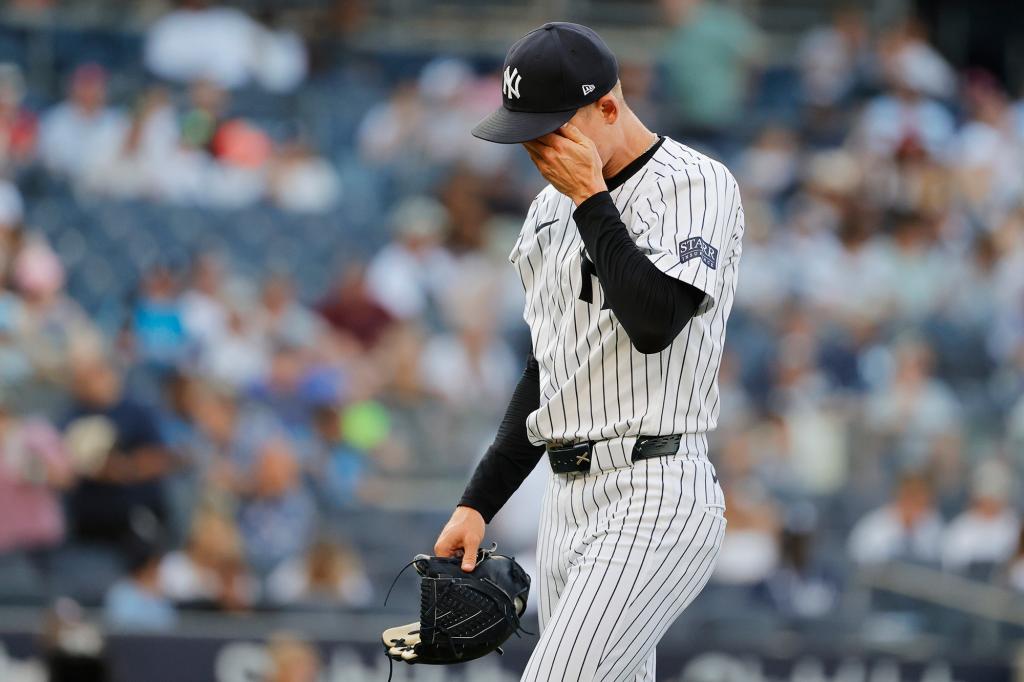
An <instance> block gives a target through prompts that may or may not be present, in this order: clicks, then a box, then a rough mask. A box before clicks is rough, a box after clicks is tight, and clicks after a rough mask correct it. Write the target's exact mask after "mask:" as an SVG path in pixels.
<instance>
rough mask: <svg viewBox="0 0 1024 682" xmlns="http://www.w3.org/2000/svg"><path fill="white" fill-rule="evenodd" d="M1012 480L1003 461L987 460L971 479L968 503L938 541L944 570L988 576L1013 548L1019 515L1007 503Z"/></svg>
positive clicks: (1011, 494)
mask: <svg viewBox="0 0 1024 682" xmlns="http://www.w3.org/2000/svg"><path fill="white" fill-rule="evenodd" d="M1013 491H1014V481H1013V478H1012V473H1011V472H1010V470H1009V469H1008V467H1007V466H1006V464H1005V463H1003V462H1002V461H1000V460H995V459H989V460H986V461H984V462H982V463H981V464H979V465H978V466H977V467H976V468H975V470H974V474H973V476H972V478H971V501H970V506H968V508H967V509H965V510H964V511H963V512H961V513H960V514H959V515H958V516H957V517H956V518H954V519H953V520H952V521H951V522H950V524H949V528H948V529H947V531H946V534H945V537H944V538H943V544H942V565H943V567H945V568H946V569H948V570H953V571H970V572H973V573H974V574H975V575H981V576H984V577H985V578H986V579H987V578H988V577H990V576H991V574H992V571H993V570H994V569H995V568H996V567H997V566H1001V565H1002V564H1003V563H1004V562H1005V561H1007V560H1008V559H1009V558H1010V557H1011V556H1013V553H1014V552H1015V551H1016V548H1017V542H1018V539H1019V535H1020V528H1021V523H1020V517H1019V515H1018V513H1017V511H1016V510H1015V509H1014V508H1013V507H1012V506H1011V505H1010V501H1011V500H1012V499H1013Z"/></svg>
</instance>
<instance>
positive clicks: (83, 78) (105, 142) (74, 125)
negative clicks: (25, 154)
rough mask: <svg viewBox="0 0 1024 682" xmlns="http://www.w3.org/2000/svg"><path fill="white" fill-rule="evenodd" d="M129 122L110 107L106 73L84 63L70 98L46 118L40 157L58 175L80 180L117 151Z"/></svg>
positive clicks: (72, 80) (99, 68)
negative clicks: (108, 104)
mask: <svg viewBox="0 0 1024 682" xmlns="http://www.w3.org/2000/svg"><path fill="white" fill-rule="evenodd" d="M127 125H128V124H127V121H126V120H125V118H124V116H123V115H122V114H121V113H120V112H118V111H116V110H114V109H111V108H109V107H108V106H107V72H106V71H105V70H104V69H103V67H101V66H98V65H96V64H84V65H82V66H80V67H78V68H77V69H75V72H74V74H73V75H72V76H71V83H70V86H69V89H68V96H67V99H66V100H65V101H63V102H61V103H60V104H58V105H57V106H55V107H54V108H52V109H50V110H49V111H47V112H46V114H45V115H44V116H43V119H42V123H41V125H40V129H39V155H40V158H41V159H42V161H43V163H44V164H45V165H46V167H47V168H48V169H49V170H50V171H51V172H52V173H54V174H55V175H57V176H62V177H70V178H72V179H79V178H82V177H85V176H86V175H88V173H90V172H91V171H92V169H93V168H95V167H96V166H97V165H100V164H103V163H106V162H108V161H109V160H110V159H111V158H112V157H113V156H114V155H115V154H117V151H118V144H119V142H120V140H121V139H123V136H124V132H125V129H126V128H127Z"/></svg>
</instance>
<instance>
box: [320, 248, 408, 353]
mask: <svg viewBox="0 0 1024 682" xmlns="http://www.w3.org/2000/svg"><path fill="white" fill-rule="evenodd" d="M317 310H319V312H320V314H321V315H322V316H323V317H324V319H325V320H327V322H328V323H330V325H331V326H332V327H333V328H334V329H335V330H336V331H339V332H342V333H343V334H345V335H346V336H350V337H352V338H354V339H355V340H356V341H358V342H359V343H360V344H362V346H363V347H364V348H366V349H370V348H372V347H373V346H374V345H376V343H377V342H378V341H379V340H380V338H381V335H382V334H384V333H385V332H386V331H387V329H388V328H389V327H391V325H392V323H393V322H394V317H393V316H392V315H391V313H389V312H388V311H387V309H386V308H384V306H382V305H381V304H380V303H378V302H377V300H376V299H375V298H373V296H372V295H371V294H370V292H369V290H368V287H367V282H366V266H365V265H363V264H361V263H356V264H353V265H350V266H348V267H347V268H346V269H345V272H344V273H343V274H342V275H341V276H340V277H338V279H337V280H336V282H335V284H334V286H333V287H332V288H331V290H330V291H329V292H328V294H327V296H326V297H325V298H324V299H323V300H322V301H321V302H320V303H319V304H318V305H317Z"/></svg>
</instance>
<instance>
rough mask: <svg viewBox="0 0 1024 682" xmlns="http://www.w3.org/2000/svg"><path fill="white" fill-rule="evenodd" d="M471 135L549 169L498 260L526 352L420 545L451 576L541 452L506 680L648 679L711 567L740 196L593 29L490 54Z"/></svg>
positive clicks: (718, 523)
mask: <svg viewBox="0 0 1024 682" xmlns="http://www.w3.org/2000/svg"><path fill="white" fill-rule="evenodd" d="M502 95H503V100H502V104H503V106H502V108H500V109H499V110H498V111H496V112H495V113H494V114H492V115H491V116H490V117H488V118H487V119H485V120H484V121H482V122H481V123H480V124H479V125H478V126H477V127H476V128H475V129H474V130H473V134H474V135H475V136H477V137H480V138H483V139H485V140H490V141H493V142H499V143H506V144H512V143H522V144H523V145H524V146H525V147H526V150H527V151H528V152H529V154H530V158H531V159H532V160H533V162H534V163H535V164H536V166H537V169H538V170H539V171H540V172H541V174H542V175H543V176H544V178H545V179H546V180H547V181H548V182H549V183H550V184H549V185H548V186H547V187H545V188H544V190H543V191H541V193H540V194H538V195H537V198H536V199H535V200H534V202H533V204H532V205H531V207H530V210H529V213H528V214H527V216H526V222H525V223H524V224H523V229H522V232H521V234H520V235H519V239H518V241H517V242H516V244H515V247H514V248H513V249H512V253H511V256H510V260H511V262H512V264H513V265H514V266H515V268H516V270H517V271H518V272H519V275H520V276H521V277H522V282H523V286H524V288H525V290H526V307H525V311H524V317H525V319H526V322H527V323H528V324H529V326H530V334H531V341H532V353H531V354H530V356H529V357H528V359H527V362H526V370H525V371H524V372H523V376H522V379H521V380H520V381H519V384H518V386H517V387H516V389H515V392H514V394H513V396H512V399H511V401H510V403H509V406H508V410H507V413H506V414H505V417H504V419H503V421H502V423H501V425H500V427H499V429H498V433H497V436H496V438H495V440H494V443H493V445H492V446H491V447H490V448H489V449H488V451H487V453H486V455H485V456H484V458H483V459H482V460H481V462H480V464H479V465H478V466H477V469H476V471H475V472H474V474H473V476H472V478H471V480H470V482H469V484H468V486H467V488H466V490H465V493H464V495H463V497H462V499H461V500H460V501H459V504H458V506H457V508H456V510H455V512H454V513H453V515H452V517H451V520H450V521H449V522H448V524H447V525H446V526H445V528H444V529H443V530H442V532H441V535H440V537H439V538H438V540H437V544H436V546H435V548H434V550H435V553H436V554H438V555H440V556H458V555H461V556H462V567H463V570H466V571H471V570H472V569H473V567H474V561H475V557H476V554H477V548H478V547H479V545H480V542H481V541H482V539H483V536H484V530H485V524H486V523H487V522H489V521H490V520H491V518H492V517H493V516H494V515H495V514H496V513H497V512H498V510H499V509H500V508H501V507H502V505H503V504H504V503H505V502H506V501H507V500H508V498H509V497H510V496H511V495H512V493H513V492H514V491H515V490H516V488H517V487H518V486H519V485H520V484H521V483H522V481H523V480H524V479H525V478H526V476H527V475H528V474H529V473H530V471H531V470H532V469H533V467H534V466H535V465H536V464H537V462H538V461H539V460H540V459H541V458H545V459H547V461H548V464H549V465H550V469H551V476H550V478H549V480H548V484H547V492H546V494H545V499H544V504H543V510H542V516H541V523H540V529H539V538H538V550H537V559H538V570H539V574H540V575H539V576H537V586H536V592H537V593H538V594H539V603H540V607H539V611H540V627H541V633H540V637H539V641H538V643H537V646H536V649H535V650H534V652H533V654H532V656H531V657H530V660H529V663H528V664H527V666H526V670H525V672H524V673H523V676H522V680H524V681H529V682H550V681H552V680H588V681H590V680H596V681H607V682H615V681H620V680H654V679H655V676H654V666H655V656H654V649H655V645H656V644H657V642H658V640H659V639H661V637H662V636H663V635H664V633H665V631H666V630H667V629H668V627H669V626H670V625H671V624H672V622H673V621H674V620H675V619H676V617H677V616H678V615H679V614H680V613H681V612H682V611H683V609H685V608H686V606H687V605H688V604H689V603H690V602H691V601H692V600H693V599H694V597H696V596H697V594H698V593H699V592H700V591H701V589H702V588H703V586H704V584H705V583H706V582H707V580H708V577H709V576H710V575H711V572H712V569H713V568H714V565H715V560H716V558H717V555H718V550H719V548H720V547H721V543H722V536H723V534H724V532H725V525H726V524H725V519H724V510H725V501H724V498H723V495H722V489H721V488H720V487H719V485H718V478H717V476H716V474H715V469H714V467H713V466H712V465H711V463H710V462H709V461H708V457H707V451H708V439H707V434H708V432H709V431H710V430H712V429H714V428H715V424H716V422H717V418H718V411H719V394H718V369H719V364H720V363H721V359H722V347H723V344H724V340H725V328H726V323H727V322H728V319H729V311H730V309H731V308H732V302H733V295H734V293H735V290H736V273H737V266H738V264H739V259H740V253H741V250H742V247H741V240H742V236H743V209H742V208H741V206H740V196H739V191H738V189H737V186H736V181H735V179H734V178H733V177H732V175H731V174H730V173H729V171H728V170H727V169H726V168H725V167H724V166H723V165H722V164H721V163H719V162H717V161H714V160H712V159H710V158H708V157H706V156H704V155H702V154H699V153H697V152H695V151H693V150H692V149H690V148H688V147H686V146H685V145H683V144H680V143H679V142H676V141H675V140H671V139H669V138H667V137H663V136H659V135H656V134H655V133H652V132H651V131H650V130H648V129H647V128H646V127H645V126H644V124H643V123H642V122H641V121H640V120H639V119H638V118H637V117H636V115H635V114H634V113H633V112H632V111H630V109H629V106H628V104H627V103H626V101H625V100H624V99H623V97H622V90H621V86H620V83H619V80H618V65H617V62H616V59H615V57H614V55H613V54H612V53H611V51H610V50H609V49H608V47H607V45H605V43H604V42H603V41H602V40H601V38H600V37H598V35H597V34H596V33H594V32H593V31H591V30H590V29H588V28H586V27H584V26H579V25H577V24H569V23H549V24H545V25H544V26H541V27H540V28H538V29H536V30H534V31H531V32H530V33H528V34H527V35H526V36H524V37H523V38H522V39H520V40H519V41H518V42H517V43H515V44H514V45H513V46H512V47H511V48H510V49H509V52H508V55H507V56H506V58H505V64H504V73H503V81H502Z"/></svg>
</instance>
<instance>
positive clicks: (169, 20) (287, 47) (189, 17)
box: [145, 0, 307, 92]
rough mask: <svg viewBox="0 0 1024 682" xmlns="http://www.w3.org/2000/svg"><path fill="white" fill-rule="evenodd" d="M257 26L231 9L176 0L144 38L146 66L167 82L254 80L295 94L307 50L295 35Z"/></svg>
mask: <svg viewBox="0 0 1024 682" xmlns="http://www.w3.org/2000/svg"><path fill="white" fill-rule="evenodd" d="M261 18H262V19H264V23H260V22H258V21H256V20H255V19H253V18H252V17H250V16H249V15H247V14H246V13H245V12H243V11H241V10H239V9H236V8H234V7H226V6H223V5H215V4H213V3H210V2H208V1H207V0H180V1H179V2H178V7H177V8H176V9H174V10H173V11H171V12H169V13H168V14H166V15H164V16H163V17H161V18H160V19H159V20H158V21H156V22H155V23H154V24H153V25H152V26H151V27H150V28H149V32H148V34H147V36H146V45H145V60H146V66H147V67H148V68H149V69H150V70H151V71H152V72H153V73H155V74H156V75H158V76H160V77H161V78H165V79H167V80H170V81H176V82H179V83H188V82H191V81H193V80H195V79H197V78H206V79H210V80H212V81H214V82H216V83H217V84H218V85H220V86H222V87H225V88H238V87H242V86H244V85H248V84H249V83H252V82H255V84H256V85H259V86H261V87H263V88H266V89H267V90H270V91H273V92H287V91H290V90H294V89H295V88H296V87H297V86H298V85H299V84H300V83H301V82H302V81H303V80H304V79H305V76H306V69H307V57H306V48H305V46H304V45H303V43H302V40H301V38H299V36H297V35H296V34H295V33H293V32H291V31H288V30H285V29H282V28H279V27H276V26H274V17H273V13H272V10H267V11H265V12H264V14H263V16H262V17H261Z"/></svg>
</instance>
